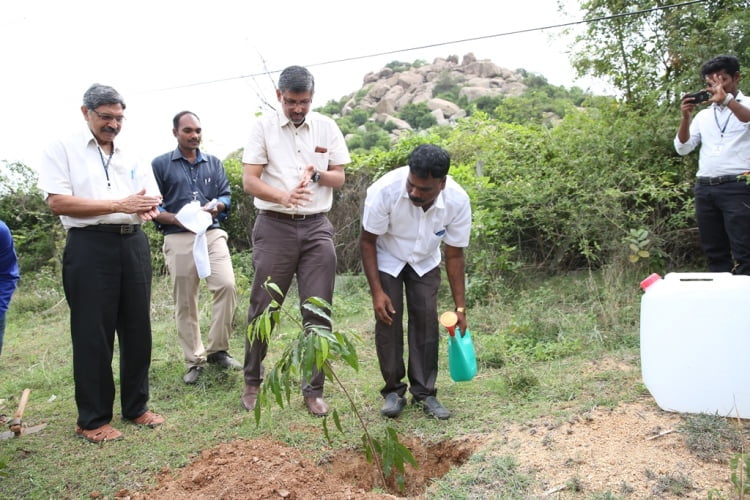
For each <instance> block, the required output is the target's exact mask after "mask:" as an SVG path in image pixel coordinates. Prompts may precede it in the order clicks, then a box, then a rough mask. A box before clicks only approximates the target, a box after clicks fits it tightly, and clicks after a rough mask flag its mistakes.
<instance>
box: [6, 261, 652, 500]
mask: <svg viewBox="0 0 750 500" xmlns="http://www.w3.org/2000/svg"><path fill="white" fill-rule="evenodd" d="M238 282H240V283H241V288H242V289H241V291H240V297H239V306H238V310H237V313H236V317H235V325H236V326H235V330H234V332H233V335H232V338H231V341H230V352H231V353H232V354H233V355H234V356H235V357H237V358H238V359H240V360H241V359H242V357H243V350H244V337H243V335H244V328H245V316H246V308H247V304H248V297H247V293H246V291H245V290H247V288H248V286H247V279H246V278H245V277H244V276H242V277H240V276H238ZM636 284H637V280H636V278H635V277H633V278H632V280H630V281H628V280H622V281H618V282H617V283H614V284H613V283H612V282H608V281H607V279H606V276H602V275H593V274H592V275H589V274H581V275H571V276H567V277H559V278H554V279H548V280H544V281H541V282H539V283H536V282H533V281H529V282H528V283H525V284H524V285H523V288H519V289H517V290H504V291H502V293H498V294H497V296H500V297H502V299H501V300H499V301H497V302H493V303H487V304H475V305H474V306H473V307H472V308H471V309H470V310H469V316H468V317H469V321H470V328H471V331H472V334H473V338H474V342H475V347H476V351H477V358H478V363H479V373H478V375H477V377H476V378H475V379H474V380H473V381H472V382H468V383H454V382H453V381H452V380H450V378H449V372H448V369H447V365H446V363H447V356H445V352H446V346H445V345H444V346H443V348H442V349H441V359H440V363H441V364H440V375H439V378H438V383H437V386H438V389H439V398H440V400H441V401H442V402H443V403H444V404H445V405H446V406H447V407H448V408H449V409H450V410H452V412H453V416H452V418H451V419H450V420H448V421H445V422H443V421H435V420H432V419H427V418H424V416H423V415H422V413H421V410H419V409H418V408H414V407H412V406H411V405H409V406H408V407H407V409H406V410H405V412H404V414H403V415H402V417H400V418H399V419H396V420H389V421H385V420H384V419H383V418H382V417H380V415H379V408H380V405H381V403H382V401H381V398H380V395H379V390H380V387H381V385H382V379H381V377H380V372H379V369H378V364H377V358H376V356H375V350H374V342H373V336H372V327H373V323H374V320H373V317H372V311H371V300H370V296H369V292H368V289H367V284H366V281H365V279H364V277H362V276H340V277H338V278H337V289H336V296H335V297H334V301H333V306H334V321H335V327H336V329H338V330H341V331H352V332H357V333H358V334H359V335H360V336H361V337H362V342H361V343H359V344H357V350H358V353H359V357H360V367H361V368H360V370H359V372H354V371H353V370H351V369H349V368H347V367H345V366H340V367H336V368H337V370H338V371H337V373H338V375H339V377H340V378H341V379H343V380H344V382H345V384H347V387H348V390H349V391H350V392H351V394H352V395H353V397H354V399H355V401H356V403H357V405H358V406H359V409H360V411H361V413H362V414H363V416H364V418H365V420H366V423H367V425H368V426H369V428H370V430H371V432H373V434H374V435H376V436H379V435H382V434H383V432H384V429H385V427H386V425H391V426H392V427H394V428H395V429H396V430H397V431H398V432H399V433H400V435H402V436H409V437H417V438H419V439H421V440H422V441H424V442H439V441H443V440H447V439H451V438H454V437H459V436H465V435H468V434H487V435H490V434H492V433H493V432H495V431H497V430H499V429H500V428H501V427H502V426H503V425H504V424H505V423H511V422H523V421H525V420H527V419H530V418H534V417H537V416H541V415H547V416H550V417H553V418H556V419H558V420H560V421H564V420H566V419H568V418H570V416H572V415H575V414H582V413H585V412H586V411H588V410H589V409H590V408H592V407H593V406H610V407H613V406H615V405H617V404H618V403H619V402H623V401H631V400H634V399H636V398H638V397H639V396H640V395H642V394H643V391H644V389H643V387H642V385H641V383H640V371H639V370H637V369H634V370H629V371H622V370H612V371H604V372H602V371H594V370H589V369H587V368H586V367H587V366H589V365H590V364H591V362H592V361H593V360H597V359H601V358H602V357H611V358H613V359H616V360H618V362H620V363H627V364H630V365H632V366H634V367H637V366H638V362H639V359H638V351H637V311H638V300H639V298H640V296H639V295H638V293H637V285H636ZM617 287H619V288H617ZM204 293H206V296H205V297H203V299H202V318H203V319H202V324H203V326H206V327H207V326H208V315H209V314H210V305H209V303H210V302H209V300H208V299H209V298H208V296H207V292H204ZM613 297H616V300H615V299H613ZM171 300H172V299H171V285H170V283H169V280H168V278H166V277H157V278H155V280H154V286H153V298H152V322H153V337H154V345H153V354H152V367H151V378H150V381H151V401H150V406H151V408H152V409H153V410H154V411H157V412H159V413H162V414H163V415H165V416H166V418H167V423H166V424H165V425H164V426H163V427H162V428H160V429H157V430H151V429H140V428H137V427H135V426H132V425H129V424H125V423H122V422H120V420H119V417H118V415H119V402H117V401H116V403H115V408H114V412H115V415H116V417H115V420H114V421H113V424H115V425H116V426H117V427H118V428H119V429H121V430H122V431H123V432H124V433H125V434H126V439H124V440H122V441H118V442H113V443H106V444H105V445H104V446H98V445H92V444H90V443H87V442H85V441H83V440H81V439H76V438H75V437H74V432H73V431H74V426H75V420H76V410H75V401H74V398H73V383H72V363H71V348H70V338H69V331H68V309H67V304H66V303H65V301H64V299H63V295H62V292H61V289H60V283H59V279H58V277H56V276H54V275H52V274H51V273H41V274H40V275H39V276H24V277H23V280H22V282H21V286H20V287H19V289H18V291H17V293H16V295H15V296H14V298H13V302H12V303H11V309H10V311H9V314H8V327H7V330H6V337H5V346H4V349H3V354H2V357H0V413H5V414H8V415H10V414H12V413H13V412H14V411H15V407H16V405H17V400H18V397H19V396H20V394H21V391H22V390H23V389H24V388H26V387H28V388H30V389H31V399H30V402H29V405H28V406H27V409H26V414H25V415H24V421H25V422H27V423H28V424H30V425H31V424H35V423H39V422H47V423H48V427H47V428H46V429H45V430H44V431H42V432H41V433H38V434H35V435H30V436H24V437H22V438H20V439H11V440H6V441H0V492H1V493H0V497H2V498H86V497H88V495H89V493H91V492H92V491H98V492H99V493H100V494H101V495H106V496H108V497H112V496H113V495H114V493H116V492H117V491H118V490H121V489H124V488H126V489H128V490H131V491H135V490H140V489H143V488H146V487H148V486H150V485H153V484H154V483H155V480H156V479H155V478H156V474H157V473H158V472H159V471H160V470H162V469H163V468H165V467H169V468H171V470H172V471H176V469H178V468H179V467H181V466H184V465H185V464H187V463H189V462H190V460H191V459H192V458H193V457H195V456H196V455H197V454H198V453H199V452H200V451H201V450H203V449H207V448H210V447H212V446H215V445H216V444H218V443H221V442H227V441H232V440H236V439H252V438H256V437H261V436H262V437H266V438H272V439H276V440H279V441H280V442H282V443H285V444H288V445H290V446H294V447H297V448H299V449H302V450H304V451H305V452H306V453H308V454H309V455H310V456H313V457H315V456H318V457H320V456H323V455H325V454H330V453H331V451H335V450H336V449H343V448H347V447H349V448H351V447H359V445H360V436H361V430H360V428H359V427H358V423H357V422H356V421H355V418H354V415H353V413H352V412H351V411H350V410H349V408H348V406H347V405H348V403H347V400H346V399H345V397H344V395H343V394H342V393H341V392H340V391H339V390H338V389H337V388H336V387H335V386H334V384H332V383H330V382H329V383H327V385H326V394H325V397H326V399H327V400H328V401H329V403H330V404H331V405H332V406H333V407H335V408H337V409H338V411H339V413H340V415H341V417H342V424H343V426H344V428H345V430H346V431H347V432H346V433H345V434H344V435H342V434H339V433H336V432H334V433H333V434H332V435H333V437H334V443H333V450H332V449H331V447H330V446H329V444H328V443H327V441H326V440H325V439H324V437H323V433H322V429H321V425H320V421H319V420H315V419H311V417H309V416H308V415H307V413H306V412H305V411H304V409H303V407H302V404H301V397H300V396H299V395H298V394H293V396H292V401H291V405H290V407H287V408H283V409H282V408H278V407H274V408H273V409H272V410H270V412H264V413H263V415H262V418H261V420H260V423H259V424H258V425H256V422H255V419H254V416H253V414H249V413H247V412H245V411H244V410H242V409H241V408H240V401H239V397H240V394H241V391H242V384H243V382H242V375H241V372H224V371H220V370H218V369H215V368H214V367H209V368H208V369H207V370H206V371H205V372H204V376H203V377H202V378H201V379H200V381H199V383H198V384H196V385H195V386H186V385H185V384H184V383H182V380H181V377H182V375H183V373H184V366H183V362H182V355H181V351H180V348H179V345H178V343H177V336H176V332H175V326H174V322H173V316H172V313H173V307H172V302H171ZM296 304H297V300H296V298H295V297H294V296H293V295H290V297H289V298H288V300H287V302H286V304H285V307H288V308H293V307H295V306H296ZM441 304H442V305H443V306H444V308H445V309H450V308H452V303H451V301H450V295H449V291H448V288H447V280H444V286H443V290H441ZM613 307H616V308H619V312H618V311H615V310H613V309H612V308H613ZM289 328H293V326H292V325H291V324H284V323H282V325H281V328H280V329H279V330H278V331H277V332H275V333H274V335H275V336H274V340H273V342H272V344H271V350H270V352H269V358H268V360H267V364H269V365H270V363H272V362H273V361H274V360H275V359H276V357H277V356H278V355H279V353H280V352H281V349H282V344H283V342H284V338H285V337H287V336H289V335H291V334H292V332H291V331H289ZM540 345H541V347H540ZM113 372H114V373H115V376H117V373H118V368H117V353H115V361H114V362H113ZM330 428H333V426H332V425H331V427H330ZM3 463H6V464H7V465H6V466H5V467H3ZM538 480H539V479H538V478H534V477H532V476H528V475H526V474H525V473H522V472H520V471H519V470H518V468H517V466H516V464H515V461H514V459H513V457H504V456H500V457H496V456H491V455H488V454H487V452H484V451H479V452H478V453H477V454H475V455H474V456H473V457H471V458H470V459H469V461H468V462H467V463H466V464H464V465H463V466H462V467H460V468H455V469H453V470H452V471H451V472H449V474H448V475H446V476H444V477H443V478H442V479H439V480H437V481H435V482H434V483H433V485H432V486H431V490H430V491H431V494H430V496H431V497H432V496H434V497H435V498H480V497H486V498H523V497H524V492H525V491H527V490H528V489H529V488H531V487H532V485H533V484H535V481H538ZM614 488H616V485H615V486H613V489H614Z"/></svg>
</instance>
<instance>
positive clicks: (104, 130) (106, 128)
mask: <svg viewBox="0 0 750 500" xmlns="http://www.w3.org/2000/svg"><path fill="white" fill-rule="evenodd" d="M102 131H103V132H110V133H112V134H117V133H118V132H119V130H117V129H116V128H112V127H104V128H102Z"/></svg>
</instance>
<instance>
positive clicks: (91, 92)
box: [83, 83, 125, 109]
mask: <svg viewBox="0 0 750 500" xmlns="http://www.w3.org/2000/svg"><path fill="white" fill-rule="evenodd" d="M104 104H119V105H121V106H122V109H125V99H123V98H122V96H121V95H120V93H119V92H117V91H116V90H115V89H113V88H112V87H108V86H107V85H102V84H101V83H94V84H93V85H91V87H89V88H88V90H86V92H85V93H84V94H83V105H84V106H86V108H87V109H96V108H98V107H99V106H102V105H104Z"/></svg>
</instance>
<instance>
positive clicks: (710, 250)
mask: <svg viewBox="0 0 750 500" xmlns="http://www.w3.org/2000/svg"><path fill="white" fill-rule="evenodd" d="M701 76H702V77H703V79H704V80H705V82H706V84H707V87H706V88H705V89H704V90H706V91H708V93H709V94H708V100H706V101H705V102H706V103H708V104H709V106H708V107H706V108H704V109H702V110H701V111H699V112H698V114H696V115H695V118H694V119H692V121H691V117H692V114H693V112H694V111H695V109H696V108H697V107H698V106H699V105H700V106H704V104H698V103H696V102H695V97H694V95H693V94H687V95H685V96H683V97H682V101H681V104H680V111H681V112H682V120H681V121H680V127H679V129H678V131H677V136H676V137H675V139H674V147H675V149H676V150H677V153H679V154H680V155H686V154H688V153H690V152H691V151H693V150H694V149H695V148H697V147H698V146H699V145H700V153H699V157H698V172H697V174H696V176H697V178H696V183H695V187H694V193H695V215H696V218H697V220H698V230H699V232H700V240H701V247H702V248H703V253H704V255H705V256H706V259H707V260H708V270H709V271H710V272H716V273H718V272H733V273H735V274H744V275H750V186H748V184H747V179H748V175H747V174H748V171H749V170H750V107H748V103H747V98H746V97H745V95H744V94H743V93H742V92H741V91H740V90H739V88H738V84H739V81H740V63H739V61H738V60H737V58H736V57H734V56H731V55H721V56H717V57H714V58H713V59H711V60H710V61H708V62H706V63H705V64H703V66H702V68H701Z"/></svg>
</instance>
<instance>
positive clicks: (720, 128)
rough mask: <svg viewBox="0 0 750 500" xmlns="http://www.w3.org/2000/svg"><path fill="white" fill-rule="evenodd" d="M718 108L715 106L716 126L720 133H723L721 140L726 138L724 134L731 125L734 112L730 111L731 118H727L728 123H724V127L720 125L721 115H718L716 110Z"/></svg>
mask: <svg viewBox="0 0 750 500" xmlns="http://www.w3.org/2000/svg"><path fill="white" fill-rule="evenodd" d="M717 107H718V106H714V121H715V122H716V126H717V127H719V132H721V138H722V139H723V138H724V132H725V131H726V129H727V125H728V124H729V119H730V118H732V110H729V116H727V119H726V121H725V122H724V126H723V127H722V126H721V125H720V124H719V115H717V114H716V108H717Z"/></svg>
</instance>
